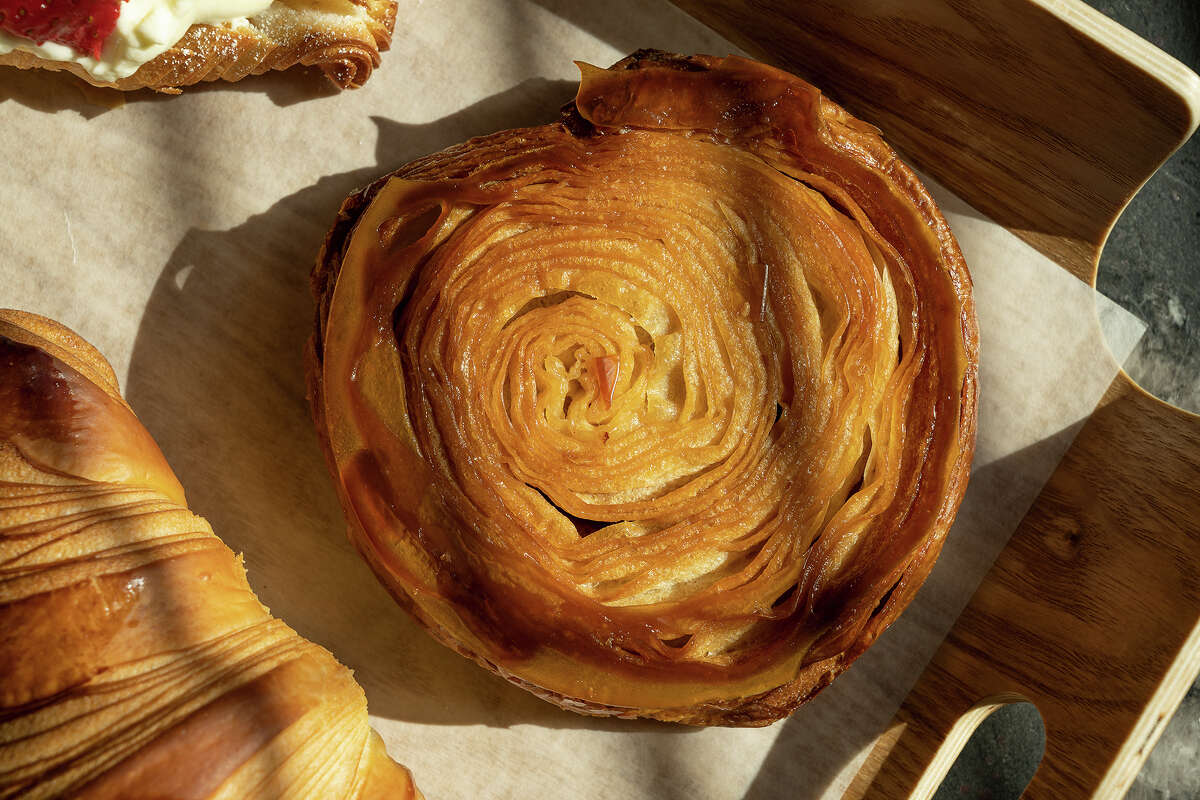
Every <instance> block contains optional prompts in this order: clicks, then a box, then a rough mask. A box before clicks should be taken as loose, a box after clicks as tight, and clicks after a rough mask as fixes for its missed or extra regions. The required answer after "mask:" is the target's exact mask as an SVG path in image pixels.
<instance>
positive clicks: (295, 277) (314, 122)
mask: <svg viewBox="0 0 1200 800" xmlns="http://www.w3.org/2000/svg"><path fill="white" fill-rule="evenodd" d="M400 5H401V10H400V15H399V22H398V24H397V35H396V38H395V41H394V44H393V48H394V49H393V51H392V52H390V53H388V54H386V55H385V58H384V63H383V66H382V68H381V69H380V70H378V71H377V72H376V74H375V75H374V77H373V78H372V79H371V81H370V83H369V84H368V85H367V87H366V88H365V89H363V90H361V91H358V92H352V93H344V94H335V93H332V92H331V91H330V90H328V89H327V88H326V87H325V85H324V84H323V82H322V81H321V79H320V78H319V77H318V76H315V75H313V74H311V73H289V74H287V75H275V76H267V77H264V78H260V79H252V80H246V81H243V82H242V83H239V84H236V85H233V86H229V85H215V86H208V87H201V88H198V89H191V90H188V91H187V92H186V93H185V94H184V95H183V96H182V97H176V98H166V97H156V96H146V95H138V96H133V97H130V98H129V100H128V102H126V103H125V104H124V105H123V107H119V108H105V107H104V106H102V105H97V104H96V102H95V96H94V94H90V95H88V97H91V98H92V99H87V98H86V97H85V94H84V93H83V92H81V91H80V89H79V88H78V86H77V84H75V83H74V82H72V81H71V80H69V79H67V78H63V77H61V76H55V75H49V74H44V73H37V74H27V73H18V72H16V71H14V70H11V69H4V70H0V153H2V160H0V163H2V164H4V165H5V166H4V167H3V168H2V170H3V172H2V173H0V174H3V177H4V178H5V180H4V191H3V195H2V199H0V209H2V211H3V213H0V241H2V242H3V243H4V258H3V260H2V261H0V303H2V304H5V305H10V306H15V307H18V308H23V309H27V310H31V311H37V312H39V313H43V314H46V315H49V316H52V317H56V318H58V319H60V320H61V321H63V322H65V323H66V324H68V325H70V326H71V327H73V328H75V329H76V330H77V331H79V332H80V333H81V334H82V335H84V336H85V337H86V338H88V339H89V340H91V341H92V342H93V343H95V344H96V345H97V346H98V347H100V349H101V350H102V351H103V352H104V353H105V354H106V355H107V356H108V358H109V359H110V360H111V361H112V363H113V365H114V366H115V368H116V370H117V373H118V376H119V377H120V378H121V379H122V381H123V385H124V387H125V389H126V392H127V396H128V398H129V400H130V402H131V404H132V405H133V407H134V409H135V410H136V411H137V412H138V414H139V415H140V416H141V418H142V420H143V421H144V422H145V423H146V425H147V427H148V428H149V429H150V431H151V433H152V434H153V435H154V436H155V437H156V438H157V440H158V441H159V443H160V444H161V446H162V448H163V451H164V452H165V453H166V455H167V458H168V460H169V461H170V462H171V464H172V465H173V466H174V468H175V469H176V471H177V472H178V474H179V477H180V479H181V481H182V482H183V485H184V486H185V488H186V489H187V491H188V495H189V498H190V501H191V503H192V506H193V508H195V509H196V510H198V511H199V512H200V513H202V514H204V515H205V516H207V517H208V518H209V519H210V520H211V522H212V523H213V526H214V527H215V529H216V531H217V533H218V534H219V535H220V536H222V537H223V538H224V539H225V541H226V542H227V543H228V544H229V545H230V546H231V547H232V548H233V549H234V550H235V551H241V552H244V553H245V557H246V563H247V565H248V569H249V574H250V581H251V583H252V584H253V586H254V587H255V589H256V590H257V591H258V592H259V594H260V596H261V597H262V599H263V601H264V602H265V603H267V604H268V605H269V606H270V607H271V608H272V610H273V611H274V612H275V613H276V614H278V615H280V616H282V617H283V618H284V619H285V620H287V621H288V622H289V623H291V624H292V625H293V626H294V627H295V628H296V629H298V630H299V631H300V632H301V633H302V634H304V635H306V636H309V637H310V638H312V639H314V640H316V641H318V642H320V643H321V644H323V645H325V646H327V647H328V648H330V649H331V650H332V651H333V652H334V653H335V654H336V655H337V656H338V657H339V658H340V659H341V660H342V661H343V662H345V663H346V664H348V665H349V666H351V667H352V668H353V669H354V670H355V671H356V674H357V676H358V678H359V680H360V681H361V683H362V684H363V686H364V688H365V689H366V692H367V697H368V700H369V703H370V707H371V712H372V717H373V721H374V724H375V725H376V727H377V728H378V729H379V731H380V732H381V733H382V734H383V736H384V738H385V739H386V741H387V743H388V748H389V750H390V752H391V753H392V755H393V756H394V757H396V758H397V759H399V760H401V761H402V762H404V763H406V764H408V765H409V766H410V767H411V768H412V769H413V771H414V773H415V775H416V777H417V780H418V782H419V784H420V785H421V786H422V788H423V790H424V791H425V793H426V794H427V796H428V797H430V798H431V799H432V798H451V797H577V798H593V797H595V798H599V797H654V798H674V797H679V798H699V797H703V798H733V797H746V798H776V797H778V798H783V797H787V798H804V797H816V796H822V795H825V796H836V795H837V794H838V793H839V792H840V790H841V789H842V788H843V787H844V785H845V783H846V781H847V780H848V779H849V776H850V775H852V774H853V771H854V769H855V767H856V766H857V763H858V761H859V760H860V758H861V756H862V755H863V754H864V750H865V749H866V748H867V747H868V746H869V744H870V743H871V741H872V740H873V738H874V737H875V736H876V735H877V734H878V733H879V732H880V731H881V730H882V729H883V727H884V725H885V724H886V722H887V721H888V719H889V718H890V716H891V715H892V713H893V711H894V710H895V708H896V707H897V706H898V704H899V702H900V700H901V699H902V698H903V697H904V695H905V693H906V691H907V690H908V688H909V687H910V686H911V684H912V683H913V681H914V680H915V679H916V676H917V675H918V674H919V673H920V671H921V668H922V666H923V665H924V664H925V662H926V661H927V660H928V658H929V656H930V655H931V654H932V652H933V651H934V649H935V648H936V647H937V644H938V643H939V641H940V640H941V638H942V637H943V635H944V633H945V631H946V630H948V629H949V627H950V626H951V625H952V623H953V621H954V619H955V617H956V616H957V614H958V612H959V611H960V609H961V608H962V606H963V605H964V604H965V603H966V601H967V600H968V598H969V597H970V595H971V593H972V591H973V589H974V588H975V586H976V585H977V584H978V582H979V580H980V579H981V577H982V576H983V574H984V573H985V572H986V571H987V568H988V567H989V566H990V564H991V562H992V560H993V559H994V557H995V555H996V554H997V553H998V552H999V550H1000V549H1001V548H1002V547H1003V545H1004V543H1005V541H1006V540H1007V538H1008V536H1009V535H1010V534H1011V532H1012V530H1013V529H1014V527H1015V526H1016V524H1017V522H1018V521H1019V520H1020V518H1021V517H1022V516H1023V515H1024V513H1025V510H1026V509H1027V508H1028V506H1029V505H1030V503H1031V502H1032V500H1033V498H1034V497H1035V495H1036V493H1037V491H1038V490H1039V488H1040V487H1041V486H1042V484H1043V483H1044V481H1045V480H1046V478H1047V477H1048V475H1049V474H1050V472H1051V471H1052V469H1053V467H1054V465H1055V464H1056V463H1057V462H1058V460H1059V458H1060V457H1061V455H1062V453H1063V452H1064V451H1065V449H1066V446H1067V445H1068V444H1069V442H1070V441H1071V439H1072V437H1073V435H1074V432H1075V430H1076V429H1077V426H1078V425H1079V424H1080V422H1081V421H1082V420H1083V419H1084V418H1085V417H1086V416H1087V415H1088V413H1090V411H1091V410H1092V409H1093V408H1094V407H1095V405H1096V402H1097V401H1098V400H1099V398H1100V396H1101V394H1102V392H1103V390H1104V389H1105V388H1106V387H1107V386H1108V385H1109V383H1110V381H1111V379H1112V378H1113V376H1114V374H1115V372H1116V369H1117V362H1116V361H1114V359H1113V357H1112V356H1111V355H1110V354H1109V353H1108V352H1107V351H1106V349H1105V347H1104V344H1103V343H1102V342H1103V338H1102V336H1101V334H1100V331H1099V327H1098V322H1097V304H1098V307H1099V309H1100V315H1101V316H1103V317H1104V318H1105V319H1106V320H1107V321H1108V322H1109V323H1111V324H1109V325H1108V328H1109V333H1110V344H1111V346H1112V348H1113V351H1114V352H1115V353H1116V357H1117V360H1122V359H1123V358H1124V357H1125V356H1126V355H1127V354H1128V352H1129V351H1130V349H1131V348H1132V347H1133V345H1134V343H1135V342H1136V340H1137V338H1138V337H1139V336H1140V335H1141V332H1142V327H1141V325H1140V323H1138V322H1137V321H1136V320H1133V319H1132V318H1131V317H1129V315H1128V314H1126V313H1125V312H1123V311H1121V310H1120V309H1118V308H1117V307H1116V306H1114V305H1113V304H1112V303H1110V302H1109V301H1107V300H1105V299H1104V298H1102V297H1101V298H1097V297H1096V296H1095V295H1094V293H1093V292H1092V290H1091V289H1090V288H1089V287H1087V286H1085V285H1084V284H1083V283H1081V282H1079V281H1077V280H1075V279H1074V278H1072V277H1070V276H1069V275H1068V274H1067V273H1066V272H1064V271H1063V270H1061V269H1059V268H1058V267H1056V266H1054V265H1053V264H1052V263H1050V262H1049V261H1047V260H1046V259H1044V258H1043V257H1041V256H1039V255H1038V254H1036V253H1035V252H1034V251H1033V250H1031V249H1030V248H1028V247H1026V246H1025V245H1023V244H1022V243H1021V242H1019V241H1018V240H1017V239H1015V238H1014V237H1012V236H1011V235H1009V234H1008V233H1006V232H1005V231H1003V229H1001V228H1000V227H999V226H997V225H995V224H994V223H991V222H989V221H987V220H986V219H984V218H982V217H981V215H979V214H978V213H977V212H975V211H974V210H972V209H971V208H969V207H967V206H966V205H965V204H963V203H962V202H961V201H958V200H957V199H955V198H953V197H952V196H950V195H948V194H947V193H945V192H944V191H937V192H936V194H937V196H938V198H939V201H940V202H941V203H942V208H943V209H944V210H945V211H946V212H947V214H948V216H949V217H950V219H951V222H952V225H953V227H954V230H955V232H956V234H957V235H958V236H959V240H960V242H961V244H962V246H963V249H964V251H965V253H966V256H967V259H968V262H969V264H970V265H971V269H972V273H973V275H974V280H975V286H976V292H977V301H978V309H979V321H980V326H981V329H982V353H983V356H982V364H981V368H982V378H981V382H982V389H981V398H982V406H981V409H980V412H979V422H980V425H979V443H978V451H977V456H976V461H975V469H974V472H973V477H972V479H971V484H970V490H969V492H968V495H967V500H966V502H965V503H964V505H963V508H962V511H961V512H960V515H959V520H958V522H957V523H956V525H955V527H954V529H953V531H952V532H951V535H950V538H949V541H948V544H947V546H946V548H945V551H944V555H943V556H942V559H941V562H940V563H939V565H938V567H937V568H936V570H935V571H934V573H933V575H932V576H931V578H930V579H929V581H928V582H927V584H926V585H925V587H924V588H923V589H922V591H921V593H920V595H919V596H918V598H917V600H916V601H915V603H914V604H913V606H912V607H911V608H910V609H909V610H908V612H907V613H906V614H905V615H904V616H903V617H902V618H901V619H900V620H899V621H898V622H897V623H896V625H895V626H894V627H893V628H892V629H891V630H890V631H888V633H887V634H886V635H885V636H884V637H883V638H882V639H881V640H880V641H879V642H878V644H876V645H875V647H874V648H872V650H871V651H870V652H869V653H868V654H867V655H866V656H864V657H863V658H862V659H861V660H860V661H859V662H858V663H857V664H856V665H855V666H854V667H853V668H852V669H851V670H850V671H849V673H847V674H846V675H844V676H843V677H841V678H839V679H838V681H837V682H836V683H835V684H834V685H833V686H832V687H831V688H830V689H828V690H827V691H826V692H824V693H823V694H822V695H820V696H819V697H818V698H817V699H816V700H815V701H814V702H812V703H810V704H809V705H807V706H806V707H804V708H802V709H801V710H800V711H799V712H798V713H796V714H795V715H794V716H793V717H792V718H791V719H790V720H788V721H787V722H785V723H780V724H777V725H774V726H772V727H770V728H766V729H760V730H725V729H711V730H691V729H684V728H677V727H671V726H665V725H659V724H654V723H643V722H632V723H630V722H620V721H612V720H607V721H606V720H592V719H587V718H583V717H578V716H575V715H573V714H570V713H567V712H563V711H559V710H558V709H556V708H554V707H551V706H550V705H547V704H545V703H543V702H541V701H539V700H537V699H535V698H533V697H532V696H530V695H527V694H526V693H524V692H522V691H520V690H518V689H516V688H513V687H511V686H509V685H508V684H506V683H505V682H503V681H502V680H500V679H498V678H495V677H493V676H491V675H489V674H486V673H485V672H484V671H482V670H481V669H479V668H478V667H476V666H475V665H474V664H472V663H469V662H468V661H466V660H464V659H462V658H460V657H459V656H457V655H455V654H453V653H451V652H450V651H448V650H446V649H444V648H443V647H441V646H440V645H438V644H436V643H434V642H433V641H432V640H431V639H430V638H429V637H428V636H426V634H425V633H424V632H423V631H421V630H420V629H418V628H417V627H416V626H415V625H414V624H413V623H411V622H410V621H409V620H408V619H407V618H406V617H405V616H404V615H403V613H402V612H400V611H399V609H397V608H396V606H395V605H394V604H393V603H392V601H391V600H390V598H389V597H388V596H387V594H386V593H385V592H384V591H383V589H382V588H380V587H379V586H378V584H377V583H376V581H375V579H374V577H373V576H372V574H371V573H370V571H369V570H368V569H367V567H366V566H365V565H364V564H362V563H361V562H360V561H359V559H358V558H357V556H356V555H355V554H354V552H353V551H352V549H351V547H350V545H349V544H348V542H347V541H346V538H345V535H344V522H343V519H342V516H341V511H340V509H339V507H338V504H337V501H336V499H335V497H334V494H333V492H332V490H331V488H330V486H329V482H328V479H327V475H326V472H325V466H324V463H323V461H322V458H321V455H320V452H319V450H318V447H317V444H316V441H315V437H314V435H313V433H312V431H311V425H310V423H309V419H308V410H307V406H306V403H305V399H304V385H303V378H302V367H301V352H302V348H303V345H304V342H305V340H306V338H307V337H308V334H309V331H310V330H311V323H312V318H313V308H312V304H311V300H310V298H309V295H308V287H307V278H308V273H309V270H310V268H311V264H312V261H313V257H314V255H315V253H316V250H317V247H318V246H319V244H320V242H321V240H322V238H323V235H324V232H325V230H326V229H327V227H328V226H329V224H330V222H331V220H332V218H333V215H334V213H335V212H336V210H337V207H338V205H339V204H340V202H341V200H342V198H343V197H344V196H345V195H346V194H347V193H349V192H350V191H351V190H353V189H354V188H356V187H358V186H359V185H362V184H364V183H366V182H368V181H369V180H371V179H373V178H374V177H376V176H378V175H379V174H381V173H383V172H385V171H387V170H390V169H392V168H394V167H396V166H398V165H400V164H402V163H404V162H406V161H408V160H410V159H412V158H414V157H416V156H419V155H423V154H425V153H427V152H431V151H433V150H436V149H440V148H442V147H445V146H447V145H450V144H454V143H456V142H459V141H461V140H463V139H465V138H467V137H469V136H473V135H479V134H484V133H489V132H492V131H494V130H498V129H501V128H505V127H513V126H516V125H524V124H536V123H540V122H544V121H549V120H551V119H553V118H555V116H556V113H557V109H558V107H559V106H560V105H561V104H562V103H563V102H565V101H566V100H567V99H569V98H570V97H571V96H572V93H573V92H572V90H573V86H574V82H575V79H576V76H577V73H576V70H575V67H574V66H573V65H572V63H571V62H572V60H573V59H582V60H587V61H590V62H592V63H596V64H608V63H611V62H612V61H614V60H616V59H617V58H619V57H620V56H622V55H624V54H626V53H627V52H630V51H632V50H634V49H636V48H638V47H642V46H655V47H661V48H664V49H668V50H676V51H678V52H710V53H717V54H724V53H727V52H731V51H732V50H733V48H732V47H731V46H729V45H728V44H726V43H725V42H723V41H722V40H721V39H719V38H718V37H716V36H715V35H714V34H712V33H711V32H709V31H707V29H704V28H702V27H701V26H700V25H698V24H697V23H695V22H694V21H692V20H691V19H690V18H688V17H686V16H685V15H683V14H682V13H681V12H679V11H678V10H676V9H675V8H674V7H673V6H670V5H668V4H667V3H665V2H649V3H647V2H638V1H637V0H616V2H609V3H589V2H584V0H578V2H556V1H555V0H538V2H521V1H518V0H425V2H418V1H416V0H400Z"/></svg>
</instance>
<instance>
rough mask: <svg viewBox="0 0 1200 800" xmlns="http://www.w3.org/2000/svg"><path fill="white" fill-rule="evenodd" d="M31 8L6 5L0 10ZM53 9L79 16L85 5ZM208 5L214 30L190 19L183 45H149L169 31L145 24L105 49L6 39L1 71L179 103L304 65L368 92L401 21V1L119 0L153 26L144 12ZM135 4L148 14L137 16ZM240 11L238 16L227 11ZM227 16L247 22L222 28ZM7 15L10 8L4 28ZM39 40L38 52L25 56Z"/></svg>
mask: <svg viewBox="0 0 1200 800" xmlns="http://www.w3.org/2000/svg"><path fill="white" fill-rule="evenodd" d="M29 2H32V0H0V6H2V5H3V4H10V3H18V4H27V3H29ZM44 2H48V3H52V4H58V5H62V6H72V7H73V6H78V5H79V2H80V0H44ZM83 2H84V3H88V4H91V3H111V2H113V0H83ZM204 3H208V4H209V5H210V6H212V7H213V8H212V10H211V11H210V12H209V14H208V16H204V15H203V14H201V16H200V17H199V18H200V19H206V20H209V21H206V22H205V21H201V22H196V23H194V24H191V25H190V26H189V25H187V22H186V19H187V18H186V17H184V22H183V25H182V26H179V25H176V27H178V28H179V34H177V36H178V38H175V39H172V40H171V41H168V42H164V43H162V44H160V45H156V44H154V43H153V41H151V42H147V40H154V41H157V40H156V39H155V37H160V36H162V35H163V34H162V32H161V31H162V29H167V30H169V29H170V26H169V25H158V24H145V25H142V26H141V28H140V29H139V28H138V27H137V25H138V23H136V22H122V23H121V24H119V25H118V26H117V28H116V29H115V30H114V31H113V33H112V34H110V35H109V36H108V37H107V38H106V39H105V40H104V41H103V42H99V43H97V42H95V41H94V40H93V39H88V38H86V37H85V36H83V35H76V34H74V33H68V34H66V35H64V36H60V39H62V40H64V41H72V42H73V44H71V45H65V44H62V43H58V42H56V41H54V40H49V41H48V43H46V42H44V41H43V38H44V36H45V34H46V33H48V31H41V32H37V33H38V35H36V36H35V38H34V39H33V40H30V39H27V38H22V37H19V36H16V35H13V34H11V33H5V32H4V31H3V30H0V66H13V67H17V68H19V69H32V68H38V69H47V70H64V71H67V72H70V73H72V74H73V75H75V76H77V77H79V78H81V79H83V80H85V81H87V82H88V83H90V84H92V85H94V86H104V87H111V88H115V89H121V90H132V89H144V88H149V89H154V90H156V91H160V92H166V93H172V94H174V93H177V92H178V91H179V87H182V86H190V85H192V84H195V83H199V82H201V81H215V80H225V81H237V80H241V79H242V78H244V77H246V76H247V75H261V74H262V73H264V72H269V71H271V70H282V69H288V68H289V67H292V66H295V65H297V64H301V65H304V66H310V67H312V66H315V67H319V68H320V69H321V70H322V71H323V72H324V73H325V75H326V76H327V77H328V78H329V80H330V81H332V82H333V83H334V85H336V86H337V87H339V88H341V89H350V88H358V87H360V86H362V84H363V83H364V82H365V81H366V80H367V78H369V77H370V76H371V72H372V70H373V69H374V68H375V67H377V66H379V61H380V53H381V52H382V51H384V50H387V49H388V46H389V44H390V42H391V37H392V28H393V26H394V24H395V20H396V0H274V2H271V1H270V0H266V1H265V2H264V0H118V8H120V9H121V11H122V13H123V14H127V15H129V14H141V15H144V16H147V17H148V18H149V14H148V12H147V10H146V8H144V7H145V6H149V7H150V8H158V9H159V11H158V12H156V13H160V14H166V15H168V16H169V14H167V12H168V11H170V12H171V13H175V14H176V19H175V21H178V17H179V15H181V14H184V13H185V12H184V11H178V12H176V7H177V6H182V7H184V8H185V9H189V8H190V4H195V5H197V6H201V5H202V4H204ZM135 5H137V6H142V7H140V8H137V9H136V11H133V10H129V9H131V8H133V7H134V6H135ZM230 7H232V8H233V9H234V11H228V12H225V9H227V8H230ZM260 8H261V10H259V9H260ZM238 9H240V10H238ZM202 10H203V9H202ZM222 13H240V14H245V16H239V17H236V18H232V19H227V20H223V21H221V15H222ZM3 16H4V14H3V10H2V8H0V19H2V18H3ZM210 18H211V19H210ZM87 19H91V17H90V16H89V17H87ZM147 28H149V29H150V30H152V31H153V33H148V32H147V31H146V29H147ZM126 34H127V35H126ZM34 41H36V43H37V45H38V47H37V48H36V49H34V50H30V49H21V48H29V47H30V46H31V45H32V44H33V43H34ZM12 48H17V49H12ZM99 48H102V49H99ZM155 53H156V54H155ZM152 54H154V55H153V57H151V58H149V60H146V61H144V62H143V61H142V60H141V59H144V58H146V57H148V56H151V55H152Z"/></svg>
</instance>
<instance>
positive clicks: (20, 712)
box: [0, 311, 421, 800]
mask: <svg viewBox="0 0 1200 800" xmlns="http://www.w3.org/2000/svg"><path fill="white" fill-rule="evenodd" d="M0 677H2V680H0V798H9V797H29V798H47V797H72V798H95V799H98V798H124V799H125V800H136V799H137V798H147V799H149V798H166V797H170V798H314V797H320V798H415V797H420V796H421V795H420V794H419V793H418V792H417V791H416V789H415V788H414V787H413V784H412V780H411V778H410V776H409V774H408V771H407V770H406V769H404V768H403V767H401V766H398V765H397V764H395V763H394V762H393V761H391V760H390V759H389V758H388V757H387V753H386V752H385V751H384V748H383V743H382V740H381V739H380V738H379V737H378V736H377V735H376V734H375V733H374V732H373V731H372V730H371V729H370V727H369V726H368V724H367V708H366V699H365V697H364V695H363V692H362V690H361V689H360V688H359V687H358V685H357V684H356V683H355V682H354V679H353V677H352V676H351V674H350V671H349V670H348V669H346V668H345V667H343V666H342V665H340V664H339V663H338V662H337V661H336V660H335V659H334V658H333V656H332V655H330V654H329V653H328V652H327V651H325V650H324V649H322V648H321V647H318V646H317V645H315V644H313V643H311V642H309V641H306V640H305V639H303V638H301V637H300V636H299V635H297V634H296V633H295V631H293V630H291V629H290V628H288V627H287V625H285V624H284V623H283V622H281V621H280V620H277V619H275V618H273V617H272V616H271V615H270V613H269V612H268V611H267V609H265V608H264V607H263V606H262V605H261V604H260V603H259V602H258V599H257V598H256V597H255V596H254V593H253V592H252V591H251V590H250V587H249V586H248V585H247V583H246V577H245V573H244V571H243V569H242V565H241V561H240V559H236V558H234V555H233V553H232V552H230V551H229V549H228V548H227V547H225V545H224V544H222V543H221V541H220V540H219V539H217V537H216V536H214V535H213V533H212V530H211V529H210V528H209V526H208V524H207V523H206V522H205V521H204V520H203V519H201V518H200V517H197V516H195V515H194V514H192V513H191V512H190V511H188V509H187V505H186V503H185V502H184V496H183V490H182V489H181V488H180V486H179V483H178V482H177V480H176V479H175V476H174V475H173V474H172V472H171V470H170V469H169V468H168V467H167V464H166V462H165V461H164V459H163V457H162V454H161V453H160V452H159V450H158V448H157V446H156V445H155V444H154V441H153V440H152V439H151V438H150V435H149V434H148V433H147V432H146V430H145V429H144V428H143V427H142V426H141V424H140V423H139V422H138V420H137V418H136V417H135V416H134V415H133V412H132V411H130V409H129V407H128V406H127V405H126V404H125V402H124V401H123V400H122V398H121V395H120V393H119V392H118V389H117V384H116V378H115V376H114V375H113V372H112V368H111V367H110V366H109V365H108V363H107V362H106V361H105V360H104V359H103V357H102V356H101V355H100V354H99V353H98V352H97V351H96V350H95V349H94V348H93V347H91V346H90V345H89V344H87V343H86V342H84V341H83V340H82V339H80V338H79V337H78V336H76V335H75V334H73V333H72V332H70V331H69V330H67V329H66V328H64V327H62V326H61V325H59V324H57V323H55V322H52V321H50V320H47V319H45V318H43V317H38V316H34V315H31V314H25V313H21V312H12V311H0Z"/></svg>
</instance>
